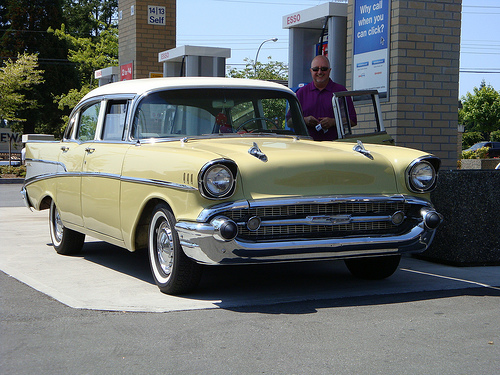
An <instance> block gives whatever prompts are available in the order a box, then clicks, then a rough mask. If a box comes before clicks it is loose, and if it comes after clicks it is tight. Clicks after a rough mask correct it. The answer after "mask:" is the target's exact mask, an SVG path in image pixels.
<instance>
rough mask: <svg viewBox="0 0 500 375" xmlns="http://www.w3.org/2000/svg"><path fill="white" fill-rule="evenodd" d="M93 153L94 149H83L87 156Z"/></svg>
mask: <svg viewBox="0 0 500 375" xmlns="http://www.w3.org/2000/svg"><path fill="white" fill-rule="evenodd" d="M94 151H95V148H91V147H87V148H86V149H85V152H87V154H92V153H93V152H94Z"/></svg>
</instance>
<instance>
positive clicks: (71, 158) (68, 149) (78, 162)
mask: <svg viewBox="0 0 500 375" xmlns="http://www.w3.org/2000/svg"><path fill="white" fill-rule="evenodd" d="M100 108H101V102H100V101H99V100H96V101H93V102H90V103H87V104H85V105H83V106H82V107H81V109H79V110H78V111H76V112H75V113H73V115H72V117H71V119H70V122H69V129H68V131H67V132H66V136H65V139H64V140H63V142H61V154H60V156H59V163H60V164H61V165H63V166H64V169H65V172H64V174H63V175H62V176H61V178H59V179H58V184H57V202H56V204H57V206H58V209H59V212H60V215H61V218H62V219H63V221H64V222H65V223H71V224H73V225H78V226H82V227H83V226H84V222H83V217H82V201H81V180H82V174H81V173H82V169H83V165H84V162H85V157H86V155H87V150H88V149H90V148H91V145H92V143H93V142H94V138H95V134H96V129H97V123H98V119H99V114H100ZM73 128H74V130H73Z"/></svg>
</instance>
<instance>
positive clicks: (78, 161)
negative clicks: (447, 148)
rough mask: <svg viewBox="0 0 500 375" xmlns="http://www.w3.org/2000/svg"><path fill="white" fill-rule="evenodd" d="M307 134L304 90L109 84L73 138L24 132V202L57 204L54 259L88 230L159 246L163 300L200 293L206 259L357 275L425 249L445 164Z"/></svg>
mask: <svg viewBox="0 0 500 375" xmlns="http://www.w3.org/2000/svg"><path fill="white" fill-rule="evenodd" d="M248 93H251V94H248ZM247 94H248V95H250V96H249V98H251V100H250V99H247V96H246V95H247ZM259 95H261V96H263V97H264V98H265V99H264V100H262V102H261V101H260V99H259ZM273 95H277V99H273V97H272V96H273ZM187 103H188V104H187ZM196 103H198V104H196ZM195 104H196V105H198V107H196V106H195ZM160 106H161V107H160ZM193 108H194V109H193ZM276 108H277V109H276ZM266 111H268V112H266ZM221 114H223V115H224V116H221ZM271 114H272V118H271ZM221 119H222V122H220V121H219V120H221ZM190 120H192V121H198V122H199V124H198V125H196V127H195V126H194V125H191V124H190V123H189V121H190ZM215 120H217V121H215ZM226 120H227V121H229V125H231V126H227V125H228V124H227V123H225V121H226ZM247 123H248V125H247ZM117 124H118V126H117ZM212 124H213V125H212ZM290 124H291V125H290ZM223 126H227V127H228V128H231V127H232V128H231V129H230V130H229V132H226V131H227V130H224V131H222V130H221V129H222V127H223ZM249 126H253V127H254V128H255V129H253V128H248V127H249ZM112 127H113V129H112ZM176 127H179V130H175V129H176ZM195 128H196V129H195ZM89 129H90V130H89ZM117 129H118V130H117ZM193 129H195V130H193ZM207 129H208V130H207ZM305 129H306V128H305V124H304V123H303V119H302V117H301V114H300V106H299V105H298V102H297V101H296V97H295V95H294V94H293V93H292V92H291V91H290V90H288V89H287V88H286V87H284V86H281V85H278V84H272V83H268V82H260V81H250V80H236V79H226V78H220V79H217V78H166V79H147V80H133V81H127V82H120V83H117V84H109V85H106V86H103V87H100V88H98V89H96V90H94V91H93V92H91V93H89V94H88V95H87V96H86V97H85V98H84V99H82V101H81V102H80V104H79V105H78V106H77V107H76V108H75V110H74V111H73V113H72V115H71V116H70V123H69V125H68V129H67V130H66V133H65V136H64V139H63V140H61V141H53V142H41V141H33V142H30V141H29V137H28V143H27V146H26V165H27V175H26V181H25V185H24V188H23V194H24V196H25V199H26V203H27V205H28V206H29V207H32V208H34V209H36V210H41V209H48V208H50V209H51V211H50V212H51V215H50V220H51V236H52V240H53V242H54V245H55V247H56V250H58V252H61V253H64V254H69V253H73V252H77V251H78V250H79V248H78V247H81V243H83V239H82V236H83V235H90V236H92V237H95V238H98V239H101V240H104V241H107V242H109V243H112V244H115V245H118V246H121V247H124V248H126V249H128V250H130V251H135V250H138V249H141V248H149V249H150V250H149V254H150V261H151V267H152V271H153V275H154V276H155V280H156V282H157V284H158V286H159V287H160V289H161V290H162V291H164V292H166V293H183V292H186V291H188V290H190V289H192V288H193V287H194V286H195V285H196V280H198V279H199V266H198V264H240V263H242V264H243V263H266V262H282V261H304V260H326V259H351V260H352V261H351V267H352V268H353V269H355V268H356V267H358V268H359V267H360V265H359V264H357V263H356V260H358V263H359V262H364V263H363V267H365V268H366V265H365V263H366V262H365V261H366V259H371V260H372V261H373V267H375V268H379V267H380V264H385V263H387V260H391V262H392V263H391V264H394V261H393V260H394V259H395V258H397V260H399V258H398V257H399V256H400V254H402V253H404V252H419V251H424V250H425V249H426V248H427V246H428V245H429V244H430V242H431V241H432V238H433V236H434V232H435V229H436V227H437V226H438V224H439V222H440V220H441V218H440V215H439V214H438V213H436V212H435V210H434V209H433V207H432V204H431V202H430V200H429V192H430V191H431V190H432V189H433V188H434V186H435V184H436V181H435V180H436V175H437V171H438V169H439V160H438V159H437V158H435V157H434V156H432V155H428V154H426V153H423V152H421V151H417V150H412V149H406V148H401V147H395V146H385V145H377V144H363V143H362V142H361V141H360V140H358V139H356V140H353V141H352V142H315V141H313V140H312V139H311V138H310V137H308V135H307V131H306V130H305ZM162 132H163V133H162ZM344 141H345V140H344ZM420 183H422V186H420ZM65 236H66V237H65ZM68 238H69V240H68ZM160 245H161V246H160ZM384 260H385V261H386V262H384ZM355 263H356V264H355ZM179 264H180V266H179ZM396 266H397V264H396ZM176 267H181V268H182V269H183V270H188V271H186V272H187V273H192V274H193V276H192V277H191V278H190V277H186V278H185V279H186V280H187V281H186V280H185V279H183V278H182V277H181V276H179V275H180V273H181V271H179V270H178V269H177V268H176ZM351 267H350V268H351ZM373 267H372V271H373ZM388 267H389V268H394V266H388ZM394 270H395V269H393V270H392V272H394ZM392 272H389V273H392ZM358 273H359V272H358ZM372 276H373V277H372V278H381V277H385V276H387V275H372ZM179 280H181V281H179Z"/></svg>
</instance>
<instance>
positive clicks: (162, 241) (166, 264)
mask: <svg viewBox="0 0 500 375" xmlns="http://www.w3.org/2000/svg"><path fill="white" fill-rule="evenodd" d="M156 256H157V258H158V264H159V266H160V268H161V269H162V271H163V272H164V273H165V274H166V275H167V276H168V275H170V273H171V272H172V265H173V263H174V247H173V238H172V230H171V229H170V227H169V225H168V224H167V222H163V223H161V224H160V226H159V227H158V229H157V231H156Z"/></svg>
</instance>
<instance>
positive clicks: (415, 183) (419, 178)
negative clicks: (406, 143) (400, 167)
mask: <svg viewBox="0 0 500 375" xmlns="http://www.w3.org/2000/svg"><path fill="white" fill-rule="evenodd" d="M408 178H409V183H410V188H411V190H414V191H421V192H424V191H428V190H430V189H432V188H433V187H434V185H435V183H436V170H435V169H434V167H433V166H432V164H431V163H429V162H427V161H419V162H417V163H415V165H413V166H412V167H411V168H410V171H409V176H408Z"/></svg>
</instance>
